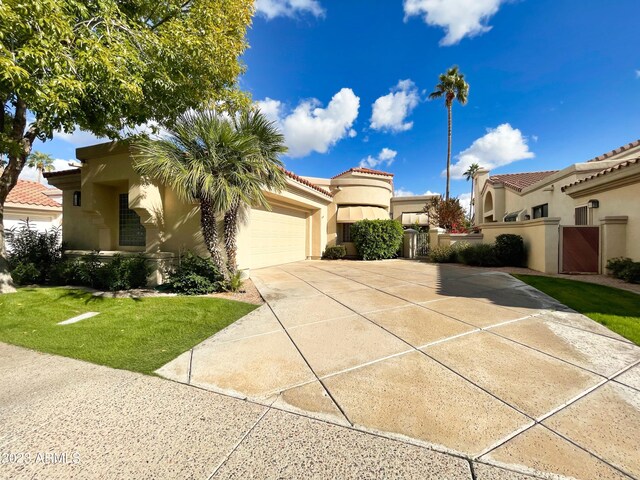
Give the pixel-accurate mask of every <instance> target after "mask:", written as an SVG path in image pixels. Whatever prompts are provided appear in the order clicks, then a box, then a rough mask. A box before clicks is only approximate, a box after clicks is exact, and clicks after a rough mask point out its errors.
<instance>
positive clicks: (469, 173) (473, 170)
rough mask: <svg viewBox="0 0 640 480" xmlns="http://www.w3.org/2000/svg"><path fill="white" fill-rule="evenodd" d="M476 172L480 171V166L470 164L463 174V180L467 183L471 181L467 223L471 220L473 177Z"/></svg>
mask: <svg viewBox="0 0 640 480" xmlns="http://www.w3.org/2000/svg"><path fill="white" fill-rule="evenodd" d="M478 170H480V165H478V164H477V163H472V164H471V165H469V168H467V170H466V171H465V172H464V173H463V175H464V178H466V179H467V182H468V181H469V180H471V201H470V202H469V221H471V219H472V218H473V216H472V215H471V213H472V208H473V176H474V175H475V174H476V172H477V171H478Z"/></svg>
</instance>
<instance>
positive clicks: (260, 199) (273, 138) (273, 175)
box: [224, 109, 287, 275]
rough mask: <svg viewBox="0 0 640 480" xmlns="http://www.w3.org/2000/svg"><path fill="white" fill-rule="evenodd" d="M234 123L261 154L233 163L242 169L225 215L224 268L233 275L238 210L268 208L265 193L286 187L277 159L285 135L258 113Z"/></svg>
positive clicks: (244, 115)
mask: <svg viewBox="0 0 640 480" xmlns="http://www.w3.org/2000/svg"><path fill="white" fill-rule="evenodd" d="M234 120H235V121H234V126H235V128H236V131H237V132H239V133H240V134H242V135H246V136H250V137H253V138H255V140H256V142H257V148H258V149H259V152H260V153H259V155H254V156H252V157H251V158H249V159H246V160H247V161H246V162H245V163H242V162H239V163H237V164H236V165H237V166H238V167H243V168H244V169H245V170H244V171H243V172H242V173H241V174H240V175H238V177H237V181H236V189H237V192H236V195H235V198H234V201H233V202H232V203H231V206H230V208H229V209H228V210H227V211H226V212H225V214H224V246H225V251H226V254H227V267H228V269H229V272H230V273H231V274H232V275H233V274H235V273H236V271H237V268H238V266H237V261H236V254H237V234H238V222H239V217H238V213H239V210H240V208H241V206H243V204H250V205H253V206H262V207H264V208H267V209H271V207H270V206H269V202H268V201H267V199H266V197H265V195H264V190H265V189H268V190H274V191H280V190H282V189H283V188H285V186H286V175H285V173H284V165H283V164H282V162H281V161H280V158H279V156H280V154H283V153H285V152H286V151H287V147H286V146H285V144H284V140H285V139H284V135H282V133H280V131H279V130H278V128H277V127H276V125H275V123H273V122H271V121H269V120H268V119H267V117H265V116H264V114H263V113H262V112H260V111H259V110H257V109H256V110H248V111H243V112H241V113H240V114H239V115H237V116H236V117H234Z"/></svg>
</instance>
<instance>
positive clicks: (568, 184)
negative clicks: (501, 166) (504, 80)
mask: <svg viewBox="0 0 640 480" xmlns="http://www.w3.org/2000/svg"><path fill="white" fill-rule="evenodd" d="M639 162H640V140H636V141H634V142H631V143H629V144H627V145H624V146H622V147H619V148H616V149H615V150H612V151H610V152H607V153H604V154H602V155H600V156H598V157H596V158H592V159H590V160H587V161H584V162H579V163H574V164H571V165H569V166H568V167H566V168H564V169H562V170H553V171H544V172H524V173H510V174H500V175H491V174H490V172H489V171H487V170H484V169H481V170H479V171H478V172H477V173H476V175H475V176H474V179H473V181H474V182H475V183H474V188H475V192H476V193H475V198H474V205H475V217H474V223H475V224H476V225H477V226H479V227H481V228H482V232H483V234H484V241H485V242H486V241H493V240H494V239H495V237H496V236H497V235H498V234H500V233H517V234H520V235H522V236H524V237H525V243H528V247H529V251H530V258H529V266H530V267H532V268H535V269H536V270H541V271H545V272H557V271H563V265H565V264H566V263H567V262H565V261H563V258H562V256H563V252H564V254H565V255H573V252H575V256H576V258H574V259H573V260H575V262H570V263H573V264H579V263H580V258H578V257H579V256H580V255H583V253H582V252H586V251H587V250H586V246H582V245H580V242H582V241H584V242H587V243H589V242H590V244H591V245H592V247H593V248H592V249H593V255H595V256H597V257H598V258H597V259H596V261H597V266H598V268H597V270H598V271H599V272H604V271H605V266H606V262H607V260H608V259H610V258H613V257H617V256H628V257H631V258H633V259H634V260H636V261H640V246H639V244H638V242H637V239H638V238H640V164H639ZM565 227H567V228H566V232H567V239H569V237H571V239H570V242H573V243H574V244H575V246H576V248H575V249H572V248H568V247H571V245H569V240H567V241H566V242H563V232H564V231H565V230H563V229H565ZM568 227H594V228H595V227H597V228H598V229H599V231H595V230H594V229H593V228H592V229H591V231H589V229H588V228H585V229H583V230H578V229H575V228H573V230H571V231H570V230H569V228H568ZM575 232H578V233H577V234H576V233H575ZM589 232H591V233H589ZM569 233H570V234H571V235H569ZM588 235H592V236H593V239H591V240H590V239H589V238H588ZM596 237H597V238H596ZM634 239H636V240H634ZM583 247H584V248H583ZM567 258H568V257H566V258H565V259H564V260H567ZM565 268H568V267H566V265H565ZM577 271H580V270H577Z"/></svg>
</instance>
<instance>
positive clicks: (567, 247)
mask: <svg viewBox="0 0 640 480" xmlns="http://www.w3.org/2000/svg"><path fill="white" fill-rule="evenodd" d="M560 262H561V265H560V272H561V273H599V268H598V267H599V265H600V227H587V226H577V227H564V226H563V227H560Z"/></svg>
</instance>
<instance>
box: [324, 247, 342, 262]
mask: <svg viewBox="0 0 640 480" xmlns="http://www.w3.org/2000/svg"><path fill="white" fill-rule="evenodd" d="M346 255H347V247H345V246H344V245H334V246H332V247H330V246H329V245H327V248H325V249H324V253H323V254H322V258H323V259H325V260H339V259H341V258H344V257H345V256H346Z"/></svg>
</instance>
